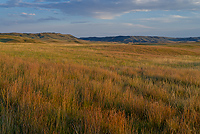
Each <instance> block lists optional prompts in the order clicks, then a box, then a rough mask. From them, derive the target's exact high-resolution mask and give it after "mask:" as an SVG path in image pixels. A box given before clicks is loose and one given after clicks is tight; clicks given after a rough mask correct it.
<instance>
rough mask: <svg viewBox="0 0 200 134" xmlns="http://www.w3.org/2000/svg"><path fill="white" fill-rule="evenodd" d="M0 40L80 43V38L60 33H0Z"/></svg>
mask: <svg viewBox="0 0 200 134" xmlns="http://www.w3.org/2000/svg"><path fill="white" fill-rule="evenodd" d="M0 42H7V43H9V42H12V43H14V42H16V43H17V42H18V43H24V42H27V43H35V42H75V43H81V40H80V39H78V38H76V37H74V36H72V35H70V34H60V33H36V34H33V33H0Z"/></svg>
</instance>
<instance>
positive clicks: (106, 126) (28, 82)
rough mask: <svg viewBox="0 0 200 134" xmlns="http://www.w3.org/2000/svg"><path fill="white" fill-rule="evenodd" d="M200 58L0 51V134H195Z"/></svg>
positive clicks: (25, 47) (148, 51) (160, 50)
mask: <svg viewBox="0 0 200 134" xmlns="http://www.w3.org/2000/svg"><path fill="white" fill-rule="evenodd" d="M182 45H183V46H182ZM186 45H187V47H186ZM199 50H200V48H199V44H197V43H194V46H193V44H185V45H184V44H175V45H172V44H167V45H161V46H152V45H151V46H148V45H146V46H145V45H142V46H141V45H125V44H114V43H113V44H112V43H108V44H101V43H96V44H95V43H93V44H91V43H88V44H76V43H71V44H69V43H68V44H64V43H63V44H62V43H61V44H56V43H49V44H48V43H18V44H16V43H15V44H14V43H0V133H75V134H77V133H113V134H114V133H119V134H122V133H127V134H129V133H199V132H200V129H199V128H200V102H199V100H200V53H199Z"/></svg>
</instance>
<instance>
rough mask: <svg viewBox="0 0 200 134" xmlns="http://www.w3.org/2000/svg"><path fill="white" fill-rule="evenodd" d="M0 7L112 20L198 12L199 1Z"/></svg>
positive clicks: (109, 0)
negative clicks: (153, 13)
mask: <svg viewBox="0 0 200 134" xmlns="http://www.w3.org/2000/svg"><path fill="white" fill-rule="evenodd" d="M0 7H7V8H9V7H30V8H44V9H56V10H60V11H62V12H63V13H65V14H68V15H81V16H90V17H94V18H99V19H113V18H115V17H117V16H121V15H123V14H126V13H129V12H141V11H152V10H200V1H199V0H68V1H66V0H34V1H32V2H23V1H22V0H8V1H7V2H6V3H4V4H3V3H2V4H0Z"/></svg>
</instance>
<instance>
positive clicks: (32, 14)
mask: <svg viewBox="0 0 200 134" xmlns="http://www.w3.org/2000/svg"><path fill="white" fill-rule="evenodd" d="M21 14H22V15H29V16H35V13H29V14H28V13H25V12H22V13H21Z"/></svg>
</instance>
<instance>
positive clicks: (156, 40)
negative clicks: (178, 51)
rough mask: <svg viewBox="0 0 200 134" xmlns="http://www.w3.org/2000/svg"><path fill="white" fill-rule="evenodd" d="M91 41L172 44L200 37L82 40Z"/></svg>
mask: <svg viewBox="0 0 200 134" xmlns="http://www.w3.org/2000/svg"><path fill="white" fill-rule="evenodd" d="M80 39H82V40H89V41H103V42H120V43H170V42H189V41H194V42H199V41H200V37H190V38H170V37H158V36H113V37H87V38H80Z"/></svg>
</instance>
